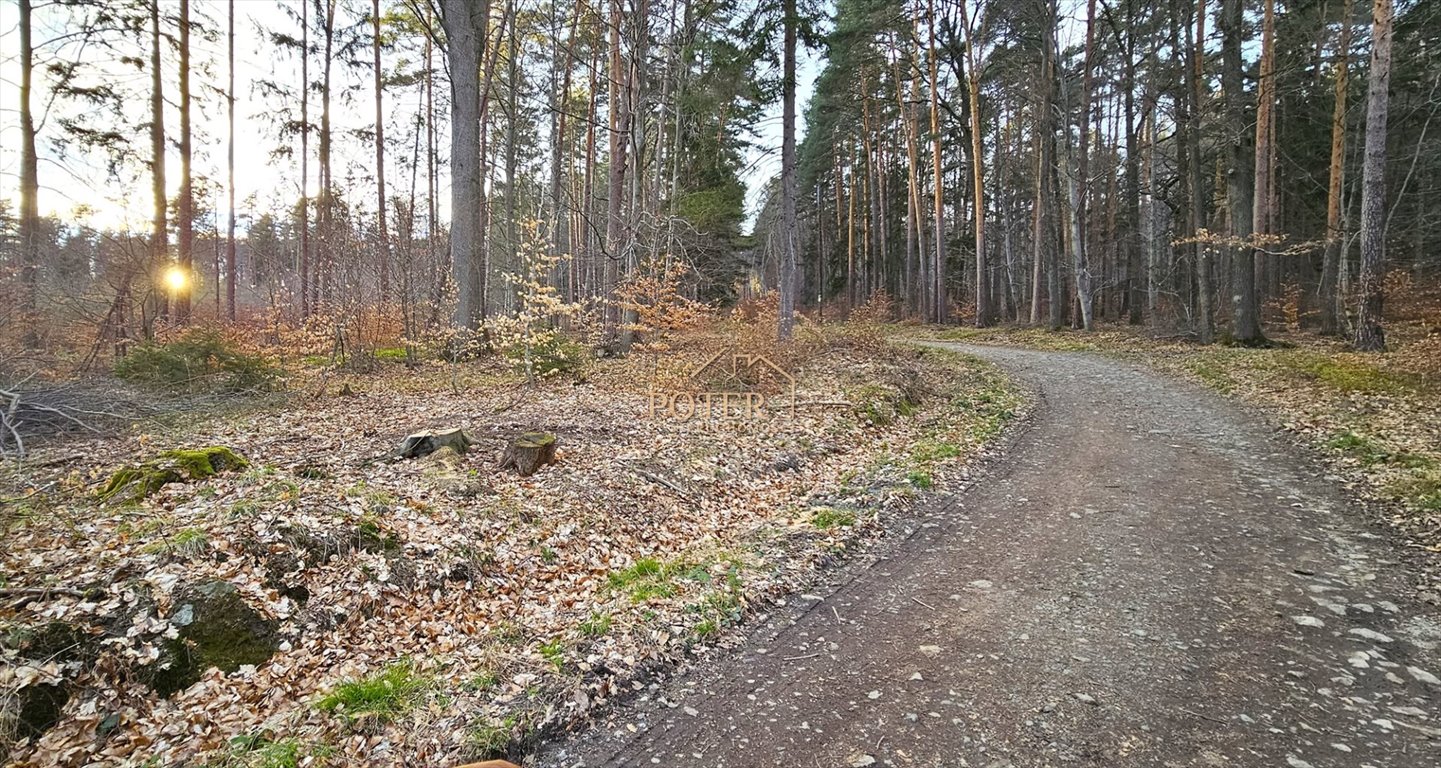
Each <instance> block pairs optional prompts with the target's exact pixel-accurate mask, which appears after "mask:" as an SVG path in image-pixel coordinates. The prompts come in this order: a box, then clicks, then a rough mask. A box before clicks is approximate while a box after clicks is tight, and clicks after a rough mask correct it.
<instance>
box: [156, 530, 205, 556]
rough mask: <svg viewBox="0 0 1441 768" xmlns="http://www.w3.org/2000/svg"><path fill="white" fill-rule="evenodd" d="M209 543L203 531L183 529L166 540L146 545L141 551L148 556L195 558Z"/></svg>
mask: <svg viewBox="0 0 1441 768" xmlns="http://www.w3.org/2000/svg"><path fill="white" fill-rule="evenodd" d="M209 542H210V540H209V538H208V537H207V536H206V535H205V531H202V530H200V529H199V528H183V529H181V530H180V531H178V532H176V534H175V535H174V536H171V537H170V538H168V539H164V540H162V541H156V542H151V543H150V544H146V545H145V546H144V547H143V548H142V550H141V551H143V552H145V553H146V554H148V555H175V556H177V557H196V556H198V555H200V554H202V553H203V552H205V549H206V547H207V545H208V544H209Z"/></svg>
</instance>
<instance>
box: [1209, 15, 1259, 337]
mask: <svg viewBox="0 0 1441 768" xmlns="http://www.w3.org/2000/svg"><path fill="white" fill-rule="evenodd" d="M1243 6H1244V0H1223V2H1222V4H1221V18H1220V25H1221V89H1222V90H1223V91H1225V94H1226V134H1227V136H1226V139H1227V145H1228V147H1227V148H1228V153H1227V154H1228V157H1227V168H1226V203H1227V207H1228V212H1229V215H1230V219H1231V232H1230V235H1231V238H1230V248H1229V250H1230V251H1231V340H1232V341H1233V342H1235V343H1237V344H1241V345H1246V346H1250V345H1256V344H1261V343H1263V342H1264V341H1265V338H1264V337H1263V336H1262V335H1261V317H1260V307H1259V304H1258V302H1257V298H1256V258H1255V251H1254V250H1253V249H1252V246H1251V244H1250V240H1251V234H1252V223H1253V222H1252V215H1253V214H1254V211H1253V210H1252V207H1253V206H1252V199H1253V195H1254V193H1255V189H1254V188H1253V182H1252V178H1251V177H1252V175H1253V171H1254V170H1255V169H1254V161H1255V158H1254V156H1253V155H1252V154H1251V148H1250V147H1249V146H1247V138H1248V134H1249V131H1248V128H1249V127H1250V119H1249V118H1248V116H1247V110H1246V103H1245V93H1246V89H1245V84H1244V82H1243V80H1242V68H1241V45H1242V44H1243V43H1244V42H1245V41H1244V39H1243V35H1244V33H1245V26H1244V23H1245V18H1244V14H1243V13H1242V11H1243Z"/></svg>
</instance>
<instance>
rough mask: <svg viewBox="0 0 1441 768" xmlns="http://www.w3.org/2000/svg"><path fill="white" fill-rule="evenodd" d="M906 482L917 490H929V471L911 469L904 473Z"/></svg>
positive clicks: (930, 481)
mask: <svg viewBox="0 0 1441 768" xmlns="http://www.w3.org/2000/svg"><path fill="white" fill-rule="evenodd" d="M906 482H908V483H910V484H911V486H912V487H914V488H917V489H919V490H922V491H929V490H930V489H931V484H932V482H933V481H932V480H931V473H929V472H926V471H924V470H920V469H913V470H911V471H910V472H907V473H906Z"/></svg>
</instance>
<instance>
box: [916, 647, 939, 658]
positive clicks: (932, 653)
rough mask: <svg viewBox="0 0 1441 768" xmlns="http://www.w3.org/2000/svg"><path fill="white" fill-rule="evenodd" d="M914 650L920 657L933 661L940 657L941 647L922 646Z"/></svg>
mask: <svg viewBox="0 0 1441 768" xmlns="http://www.w3.org/2000/svg"><path fill="white" fill-rule="evenodd" d="M916 650H918V651H920V652H921V655H922V656H925V657H926V658H929V659H934V658H935V657H937V656H939V655H941V647H940V646H939V645H923V646H921V647H920V648H918V649H916Z"/></svg>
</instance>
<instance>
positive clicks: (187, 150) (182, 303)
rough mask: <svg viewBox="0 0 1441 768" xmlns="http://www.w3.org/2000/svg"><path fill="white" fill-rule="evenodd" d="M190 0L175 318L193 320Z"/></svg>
mask: <svg viewBox="0 0 1441 768" xmlns="http://www.w3.org/2000/svg"><path fill="white" fill-rule="evenodd" d="M190 133H191V130H190V0H180V204H179V221H178V222H176V223H177V229H178V237H177V241H178V242H177V245H179V251H180V269H181V270H182V271H183V272H184V273H185V277H186V282H185V286H184V287H183V288H181V289H179V290H178V291H176V296H175V319H176V321H177V322H180V323H187V322H189V321H190V294H191V292H192V291H193V290H194V286H195V186H194V183H193V179H192V177H191V170H190V165H191V162H190V160H191V157H190V156H191V140H190V139H191V137H190Z"/></svg>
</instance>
